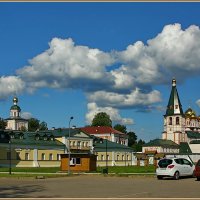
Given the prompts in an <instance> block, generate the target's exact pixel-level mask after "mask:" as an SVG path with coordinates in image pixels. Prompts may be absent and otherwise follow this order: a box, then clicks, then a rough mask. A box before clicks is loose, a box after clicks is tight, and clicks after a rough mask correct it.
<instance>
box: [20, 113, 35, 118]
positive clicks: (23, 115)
mask: <svg viewBox="0 0 200 200" xmlns="http://www.w3.org/2000/svg"><path fill="white" fill-rule="evenodd" d="M21 117H22V118H24V119H30V118H32V117H33V115H32V114H31V113H29V112H22V113H21Z"/></svg>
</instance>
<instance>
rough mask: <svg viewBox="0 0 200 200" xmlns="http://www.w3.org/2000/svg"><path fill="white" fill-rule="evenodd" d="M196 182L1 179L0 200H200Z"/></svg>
mask: <svg viewBox="0 0 200 200" xmlns="http://www.w3.org/2000/svg"><path fill="white" fill-rule="evenodd" d="M199 188H200V181H196V179H195V178H184V179H180V180H177V181H175V180H171V179H167V180H157V179H156V178H155V177H153V176H132V177H109V176H105V177H104V176H102V175H92V176H90V175H81V176H71V177H62V178H46V179H34V178H19V179H18V178H0V198H50V197H51V198H55V199H56V198H116V199H117V198H199V197H200V189H199Z"/></svg>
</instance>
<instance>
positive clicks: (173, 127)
mask: <svg viewBox="0 0 200 200" xmlns="http://www.w3.org/2000/svg"><path fill="white" fill-rule="evenodd" d="M162 139H167V140H172V141H174V142H175V143H177V144H180V142H185V141H186V134H185V117H184V113H183V109H182V105H181V102H180V99H179V95H178V91H177V89H176V80H175V79H173V80H172V89H171V94H170V98H169V102H168V105H167V110H166V114H165V115H164V131H163V133H162Z"/></svg>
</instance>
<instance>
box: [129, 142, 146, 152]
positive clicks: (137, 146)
mask: <svg viewBox="0 0 200 200" xmlns="http://www.w3.org/2000/svg"><path fill="white" fill-rule="evenodd" d="M143 144H145V141H143V140H141V139H140V140H139V141H138V142H136V143H135V144H134V145H133V146H132V147H133V149H134V151H136V152H141V151H142V146H143Z"/></svg>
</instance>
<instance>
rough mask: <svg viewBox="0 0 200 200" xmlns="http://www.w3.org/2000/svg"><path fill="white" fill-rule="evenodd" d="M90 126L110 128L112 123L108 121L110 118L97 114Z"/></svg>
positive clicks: (105, 114)
mask: <svg viewBox="0 0 200 200" xmlns="http://www.w3.org/2000/svg"><path fill="white" fill-rule="evenodd" d="M91 125H92V126H110V127H112V121H111V119H110V116H109V115H108V114H107V113H105V112H100V113H97V114H96V115H95V116H94V118H93V120H92V124H91Z"/></svg>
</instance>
